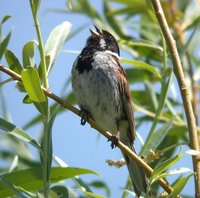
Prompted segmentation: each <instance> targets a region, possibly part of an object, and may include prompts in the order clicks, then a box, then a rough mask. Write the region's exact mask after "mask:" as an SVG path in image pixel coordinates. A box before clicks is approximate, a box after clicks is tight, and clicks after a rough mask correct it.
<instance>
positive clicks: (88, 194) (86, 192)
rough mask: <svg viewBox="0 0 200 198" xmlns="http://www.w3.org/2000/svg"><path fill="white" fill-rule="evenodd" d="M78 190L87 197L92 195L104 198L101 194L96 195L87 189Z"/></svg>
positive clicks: (96, 197)
mask: <svg viewBox="0 0 200 198" xmlns="http://www.w3.org/2000/svg"><path fill="white" fill-rule="evenodd" d="M79 191H80V192H82V193H83V194H85V195H86V196H87V197H93V198H105V197H104V196H102V195H98V194H95V193H92V192H88V191H84V190H79Z"/></svg>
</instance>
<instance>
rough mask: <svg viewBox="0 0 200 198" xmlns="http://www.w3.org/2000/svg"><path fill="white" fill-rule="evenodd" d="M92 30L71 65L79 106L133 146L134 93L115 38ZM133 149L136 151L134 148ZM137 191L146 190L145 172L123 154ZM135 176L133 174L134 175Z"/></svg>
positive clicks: (138, 192) (73, 86)
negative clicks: (132, 103)
mask: <svg viewBox="0 0 200 198" xmlns="http://www.w3.org/2000/svg"><path fill="white" fill-rule="evenodd" d="M96 30H97V32H93V31H91V36H90V37H89V38H88V40H87V43H86V46H85V48H83V50H82V52H81V54H80V55H79V56H78V57H77V59H76V61H75V63H74V65H73V69H72V88H73V91H74V94H75V97H76V99H77V102H78V104H79V106H80V108H81V109H82V110H83V111H87V112H88V113H89V115H90V116H91V117H92V118H93V119H94V120H95V121H96V122H97V123H98V124H99V125H101V126H102V127H103V128H104V129H105V130H108V131H110V132H111V133H112V134H113V135H115V134H118V133H119V136H120V140H121V141H122V142H123V143H124V144H126V145H127V146H129V147H130V148H131V149H133V142H134V139H135V134H134V117H133V109H132V105H131V93H130V89H129V85H128V82H127V79H126V75H125V72H124V70H123V68H122V66H121V64H120V60H119V47H118V45H117V42H116V40H115V38H114V37H113V36H112V35H111V34H110V33H109V32H107V31H105V30H102V31H101V30H99V29H98V28H96ZM133 151H135V150H134V149H133ZM124 157H125V160H126V162H127V165H128V170H129V173H130V176H131V178H132V181H133V186H134V189H135V192H136V194H137V195H138V196H139V195H140V194H141V192H145V191H146V176H145V174H144V172H143V170H142V169H141V168H140V167H138V165H137V164H136V163H135V162H133V161H131V160H130V159H129V158H128V156H126V155H124ZM133 177H134V178H133Z"/></svg>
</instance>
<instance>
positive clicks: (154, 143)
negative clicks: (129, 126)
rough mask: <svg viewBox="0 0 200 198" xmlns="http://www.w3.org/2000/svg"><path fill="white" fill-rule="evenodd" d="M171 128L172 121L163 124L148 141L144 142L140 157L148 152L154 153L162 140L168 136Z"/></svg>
mask: <svg viewBox="0 0 200 198" xmlns="http://www.w3.org/2000/svg"><path fill="white" fill-rule="evenodd" d="M172 126H173V119H172V120H171V121H169V122H167V123H165V124H163V125H162V126H161V127H160V128H159V129H158V130H157V131H156V132H155V133H154V134H153V135H152V137H151V139H149V140H148V141H146V142H145V145H144V147H143V149H142V150H143V152H142V155H148V154H149V152H150V150H153V151H155V150H156V149H157V148H158V146H159V145H160V143H161V142H162V141H163V139H164V138H165V137H166V135H167V134H168V132H169V130H170V128H171V127H172Z"/></svg>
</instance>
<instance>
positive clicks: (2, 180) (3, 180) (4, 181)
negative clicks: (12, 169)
mask: <svg viewBox="0 0 200 198" xmlns="http://www.w3.org/2000/svg"><path fill="white" fill-rule="evenodd" d="M1 184H4V185H5V186H7V187H8V188H9V190H11V191H12V192H13V195H17V196H18V197H20V198H27V197H26V196H24V195H23V194H22V193H21V192H20V191H19V190H18V189H17V188H16V186H15V185H13V184H12V183H11V182H10V181H8V180H7V179H6V178H5V177H4V176H2V175H1V176H0V185H1ZM0 191H1V190H0ZM4 197H5V198H6V197H7V196H4V194H3V193H2V194H1V198H4Z"/></svg>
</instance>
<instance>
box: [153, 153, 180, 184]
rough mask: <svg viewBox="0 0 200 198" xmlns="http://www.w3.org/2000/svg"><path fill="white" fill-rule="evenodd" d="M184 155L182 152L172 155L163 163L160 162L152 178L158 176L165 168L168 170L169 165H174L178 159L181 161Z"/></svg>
mask: <svg viewBox="0 0 200 198" xmlns="http://www.w3.org/2000/svg"><path fill="white" fill-rule="evenodd" d="M182 157H183V154H180V152H179V153H178V154H177V155H175V156H174V157H171V158H170V159H167V160H165V161H163V162H161V163H159V164H158V165H157V166H156V167H155V169H154V171H153V173H152V175H151V178H150V180H151V181H152V180H153V179H155V178H156V177H158V176H159V175H160V174H161V173H162V172H164V171H165V170H167V169H168V168H169V167H171V166H173V165H174V164H175V163H176V162H177V161H179V160H180V159H181V158H182Z"/></svg>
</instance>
